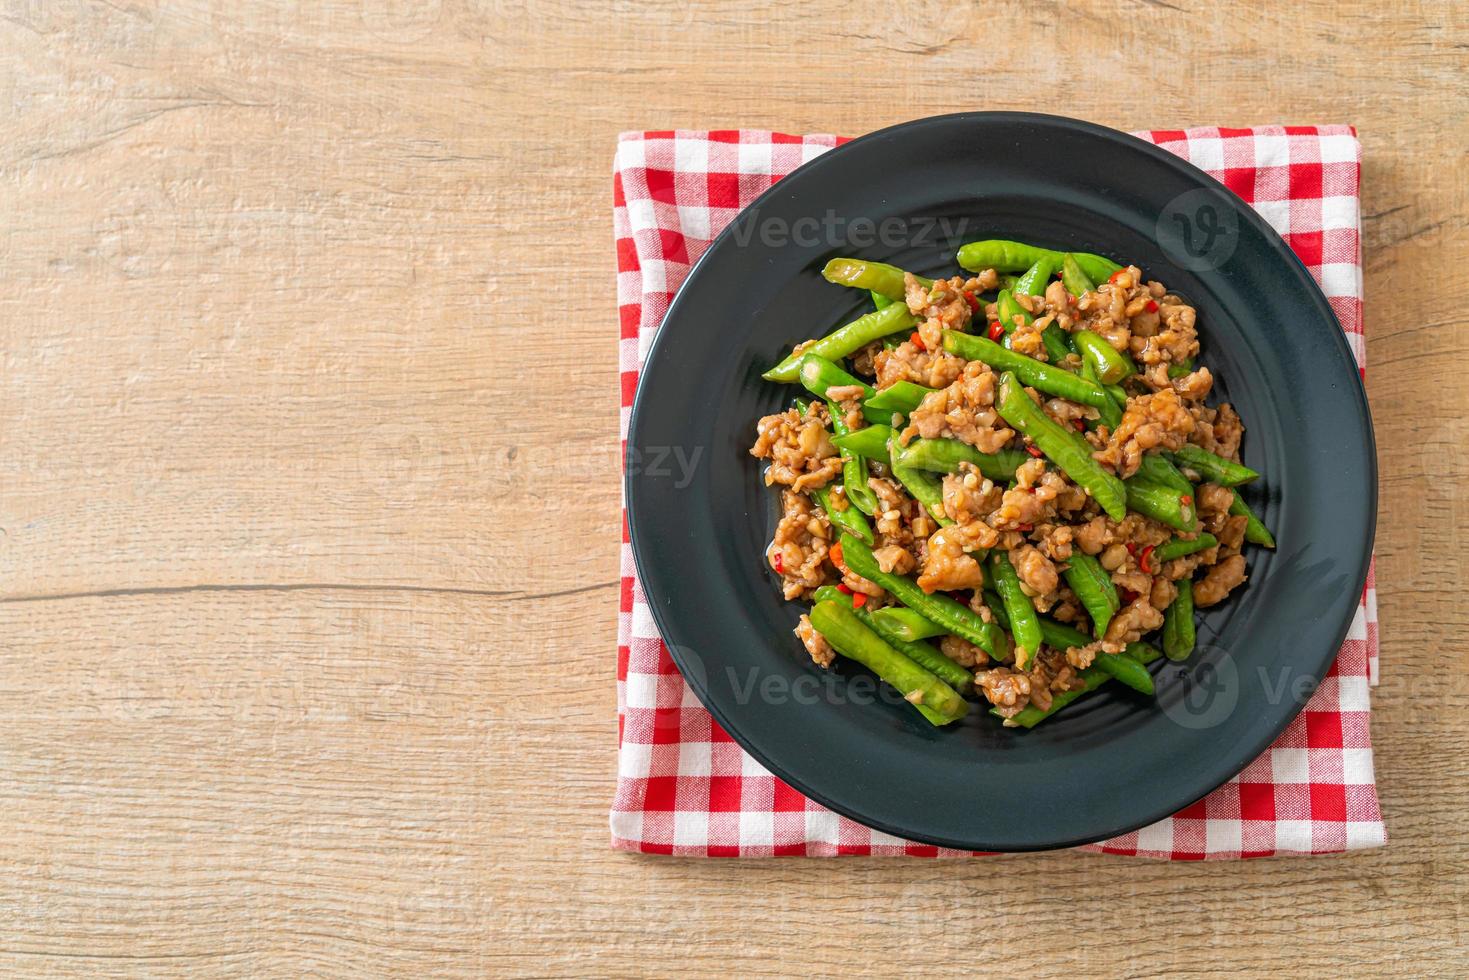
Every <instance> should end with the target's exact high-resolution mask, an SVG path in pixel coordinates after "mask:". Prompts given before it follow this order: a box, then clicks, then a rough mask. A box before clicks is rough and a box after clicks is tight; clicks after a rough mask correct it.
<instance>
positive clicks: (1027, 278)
mask: <svg viewBox="0 0 1469 980" xmlns="http://www.w3.org/2000/svg"><path fill="white" fill-rule="evenodd" d="M1062 261H1063V260H1062V258H1060V257H1055V258H1052V257H1047V256H1043V257H1041V258H1039V259H1037V260H1036V261H1035V263H1034V264H1033V265H1032V266H1031V267H1030V268H1029V269H1028V270H1026V273H1025V275H1023V276H1021V277H1020V279H1019V280H1018V281H1017V282H1016V283H1015V292H1017V293H1020V294H1023V295H1026V296H1044V295H1045V292H1046V287H1047V286H1049V285H1050V283H1051V276H1053V275H1055V274H1056V270H1057V269H1058V268H1060V266H1061V263H1062ZM1015 305H1016V306H1019V305H1020V304H1019V303H1018V302H1017V303H1016V304H1015ZM1025 322H1026V323H1030V322H1031V319H1030V315H1029V314H1026V319H1025ZM1041 343H1042V344H1044V345H1045V347H1046V357H1047V358H1049V359H1050V362H1051V363H1052V364H1055V365H1057V366H1058V367H1059V366H1060V365H1061V362H1063V361H1065V360H1066V357H1067V355H1069V354H1070V353H1071V346H1072V345H1071V335H1070V334H1068V333H1067V332H1066V331H1065V330H1062V329H1061V328H1060V327H1059V326H1057V325H1056V324H1054V323H1051V324H1048V325H1047V326H1046V329H1044V330H1042V331H1041Z"/></svg>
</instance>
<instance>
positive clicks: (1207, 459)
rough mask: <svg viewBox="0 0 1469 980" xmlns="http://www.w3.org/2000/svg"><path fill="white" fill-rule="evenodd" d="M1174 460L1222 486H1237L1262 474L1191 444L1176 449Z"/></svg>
mask: <svg viewBox="0 0 1469 980" xmlns="http://www.w3.org/2000/svg"><path fill="white" fill-rule="evenodd" d="M1173 461H1174V462H1175V463H1177V464H1178V465H1179V466H1184V467H1187V468H1188V469H1191V470H1194V471H1195V472H1197V473H1198V474H1199V475H1200V476H1202V477H1203V478H1204V479H1205V480H1207V481H1209V482H1210V483H1217V484H1219V485H1220V486H1221V487H1236V486H1239V485H1240V484H1241V483H1249V482H1250V481H1251V480H1254V479H1257V478H1258V477H1259V476H1260V474H1259V473H1256V472H1255V471H1254V470H1252V469H1250V468H1249V467H1248V466H1243V465H1241V464H1239V463H1234V462H1231V461H1229V460H1227V459H1225V458H1224V457H1223V456H1216V455H1214V454H1213V453H1211V452H1209V451H1208V450H1206V449H1203V448H1201V447H1199V446H1193V445H1189V446H1184V447H1183V448H1182V449H1177V450H1174V452H1173Z"/></svg>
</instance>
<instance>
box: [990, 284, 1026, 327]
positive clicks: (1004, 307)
mask: <svg viewBox="0 0 1469 980" xmlns="http://www.w3.org/2000/svg"><path fill="white" fill-rule="evenodd" d="M995 315H996V316H997V317H999V318H1000V326H1001V327H1002V328H1003V329H1004V331H1005V333H1006V334H1012V333H1014V332H1015V328H1016V327H1018V326H1021V325H1023V324H1027V323H1034V322H1035V317H1033V316H1031V315H1030V311H1029V310H1027V309H1026V308H1025V307H1023V306H1021V305H1020V303H1019V302H1017V301H1016V299H1015V294H1014V293H1012V292H1011V291H1010V290H1008V289H1002V290H1000V295H998V296H996V297H995ZM1017 317H1018V318H1019V321H1018V322H1017V320H1016V318H1017Z"/></svg>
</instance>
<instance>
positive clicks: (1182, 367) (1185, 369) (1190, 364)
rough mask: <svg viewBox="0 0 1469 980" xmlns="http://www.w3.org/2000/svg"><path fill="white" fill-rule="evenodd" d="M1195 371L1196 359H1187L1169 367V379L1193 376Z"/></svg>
mask: <svg viewBox="0 0 1469 980" xmlns="http://www.w3.org/2000/svg"><path fill="white" fill-rule="evenodd" d="M1193 370H1194V359H1193V358H1192V357H1186V358H1184V359H1183V360H1181V361H1179V362H1178V363H1177V364H1170V365H1168V377H1170V378H1182V377H1184V376H1186V375H1189V374H1192V373H1193Z"/></svg>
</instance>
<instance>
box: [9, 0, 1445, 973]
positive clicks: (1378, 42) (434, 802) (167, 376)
mask: <svg viewBox="0 0 1469 980" xmlns="http://www.w3.org/2000/svg"><path fill="white" fill-rule="evenodd" d="M0 52H3V55H4V57H3V59H0V99H3V104H5V105H7V106H8V107H9V108H10V111H9V112H7V113H4V114H3V116H0V137H3V138H0V174H3V180H0V254H3V258H4V275H3V276H0V970H3V971H4V972H6V973H8V974H10V973H28V974H55V975H60V974H81V973H86V974H103V975H122V974H139V973H143V974H154V975H163V976H170V975H176V976H184V975H195V974H199V973H211V974H223V975H258V974H277V975H280V974H302V973H322V974H334V975H342V974H360V973H373V974H376V973H382V972H393V973H401V974H407V975H420V976H422V975H434V976H448V975H464V976H469V975H484V974H493V975H512V974H513V975H538V976H539V975H546V976H550V975H569V974H588V973H594V974H633V973H654V974H659V973H675V972H678V973H683V974H688V975H724V974H729V973H734V972H738V973H742V974H749V975H785V974H788V973H792V972H811V973H816V974H821V975H852V974H856V973H870V972H892V971H893V970H894V969H895V968H897V964H902V965H904V966H907V965H917V964H922V967H923V968H924V969H925V970H927V971H930V972H935V973H938V972H956V971H975V970H995V969H1005V970H1006V971H1014V972H1023V973H1026V974H1028V975H1031V976H1036V977H1048V976H1062V975H1074V974H1076V973H1089V974H1102V975H1112V974H1126V975H1131V976H1151V975H1164V974H1167V975H1181V974H1195V975H1205V974H1220V973H1223V972H1226V971H1228V972H1230V973H1241V974H1243V973H1249V974H1262V975H1264V974H1276V973H1279V972H1281V971H1290V972H1291V974H1292V975H1312V976H1333V977H1334V976H1339V975H1342V974H1344V973H1347V972H1349V971H1350V972H1351V973H1353V974H1358V973H1374V974H1389V973H1392V974H1398V973H1402V972H1408V973H1413V974H1420V973H1442V974H1444V975H1454V974H1458V975H1462V974H1463V973H1464V972H1465V971H1466V969H1469V962H1466V956H1465V950H1466V948H1469V934H1466V918H1465V916H1466V908H1465V902H1466V895H1469V884H1466V882H1469V834H1466V831H1465V829H1464V828H1465V823H1464V820H1463V815H1464V812H1465V810H1466V806H1469V779H1466V776H1469V766H1466V763H1465V761H1464V760H1465V758H1466V757H1469V721H1466V718H1469V713H1466V709H1469V684H1466V682H1465V676H1466V668H1469V612H1466V608H1469V607H1466V604H1465V603H1464V602H1463V601H1462V599H1461V598H1460V597H1459V596H1458V595H1457V592H1458V589H1457V588H1456V586H1457V584H1459V583H1461V582H1462V581H1463V580H1464V579H1465V577H1466V573H1469V564H1466V561H1465V558H1464V554H1465V545H1466V544H1469V542H1466V540H1465V536H1464V528H1465V526H1466V523H1469V497H1466V495H1465V494H1464V492H1463V490H1462V488H1463V487H1464V485H1465V479H1466V477H1469V462H1466V456H1465V446H1466V443H1469V422H1466V418H1469V383H1466V381H1465V376H1466V375H1465V372H1464V371H1463V369H1462V363H1463V355H1464V354H1465V353H1466V351H1469V347H1466V337H1469V329H1466V315H1465V313H1464V312H1463V311H1464V309H1465V308H1466V303H1469V271H1466V270H1469V241H1466V235H1465V231H1466V223H1469V200H1466V186H1469V185H1466V183H1465V181H1464V179H1463V176H1464V172H1465V167H1466V164H1469V159H1466V147H1469V23H1466V20H1465V18H1464V16H1463V11H1462V9H1460V8H1459V7H1458V6H1457V5H1454V4H1450V3H1426V2H1425V3H1417V2H1414V3H1409V2H1398V3H1388V4H1369V3H1362V2H1348V3H1326V2H1323V0H1311V2H1306V3H1296V4H1273V3H1272V4H1266V3H1248V4H1233V5H1223V4H1206V3H1202V2H1198V0H1169V2H1162V0H1142V2H1135V3H1127V4H1116V5H1110V4H1100V3H1084V2H1076V3H1070V2H1042V3H1018V2H994V3H986V4H975V5H953V4H941V3H937V2H925V0H899V2H895V3H891V4H886V5H882V6H879V7H873V6H872V5H852V4H842V3H831V2H826V0H821V2H816V3H811V4H803V5H799V6H793V5H770V4H767V3H763V2H760V3H757V2H754V0H735V2H730V3H711V2H697V3H675V2H672V0H654V2H648V3H633V2H627V0H619V2H617V3H613V4H609V5H584V4H576V3H570V2H567V0H423V2H417V3H413V2H409V0H365V2H362V3H347V2H344V0H321V2H312V3H306V2H300V0H294V2H280V3H249V4H236V3H227V2H224V0H154V2H145V0H112V2H102V0H93V2H71V0H46V2H39V0H9V2H6V3H3V4H0ZM981 107H989V108H1027V109H1042V110H1052V111H1061V112H1065V113H1068V114H1072V115H1078V116H1083V117H1086V118H1089V119H1093V120H1096V121H1097V122H1101V123H1105V124H1109V125H1114V126H1119V127H1122V128H1141V127H1147V126H1152V127H1172V126H1182V125H1188V124H1199V123H1220V124H1235V125H1246V124H1251V123H1265V122H1351V123H1354V124H1355V125H1357V126H1358V127H1359V130H1360V133H1361V138H1362V142H1363V146H1364V149H1365V156H1366V162H1365V165H1364V188H1363V193H1364V203H1365V207H1366V213H1367V218H1366V223H1365V231H1366V238H1365V246H1366V254H1367V266H1366V272H1367V324H1368V345H1367V346H1368V357H1369V365H1370V375H1369V383H1368V387H1369V394H1370V398H1371V401H1372V407H1373V412H1374V416H1375V420H1376V426H1377V435H1378V447H1379V458H1380V461H1381V464H1382V473H1383V479H1382V505H1381V510H1380V514H1379V534H1378V542H1377V551H1378V556H1379V563H1378V582H1379V590H1380V593H1379V594H1380V599H1381V615H1382V622H1383V653H1382V660H1383V672H1384V680H1383V684H1382V686H1381V687H1380V688H1379V689H1378V690H1377V691H1376V693H1375V698H1376V709H1377V710H1376V711H1375V712H1374V716H1373V722H1374V742H1375V743H1376V745H1377V748H1378V752H1377V763H1378V769H1379V773H1380V777H1381V788H1382V795H1383V805H1384V810H1385V812H1386V816H1387V821H1388V831H1389V835H1390V841H1391V842H1390V845H1389V846H1388V847H1387V848H1386V849H1382V850H1378V851H1374V852H1370V853H1363V854H1358V855H1352V856H1347V857H1341V858H1323V859H1315V860H1283V859H1282V860H1269V861H1257V862H1248V863H1232V864H1230V863H1226V864H1218V865H1207V866H1205V865H1165V864H1156V863H1148V862H1141V861H1131V860H1119V859H1108V858H1101V857H1092V856H1084V855H1076V854H1055V855H1042V856H1030V857H1011V858H997V859H991V860H984V861H974V862H965V861H960V862H945V863H942V864H934V863H931V862H922V861H901V860H842V861H827V862H823V861H768V862H744V863H735V862H714V861H677V860H662V859H640V858H636V857H631V856H628V855H623V854H616V853H613V852H611V851H610V850H609V849H608V848H607V828H606V810H607V805H608V802H609V800H610V794H611V789H612V779H613V771H614V748H613V743H614V735H615V722H614V710H613V709H614V697H613V684H612V674H613V647H614V625H615V610H616V602H617V589H616V578H617V553H616V546H615V541H616V540H617V534H618V524H619V515H618V488H617V479H616V474H617V466H618V464H617V453H616V444H617V388H618V383H617V373H616V340H615V337H616V331H615V326H614V324H615V309H614V298H613V276H612V273H613V256H612V249H611V222H610V217H609V208H610V172H609V171H610V162H611V155H612V146H613V141H614V139H615V135H616V133H617V132H618V131H619V130H621V129H632V128H662V127H672V126H689V127H708V126H742V125H743V126H764V127H771V128H776V129H781V130H785V131H789V132H809V131H832V132H841V133H846V134H857V133H861V132H864V131H868V130H871V129H873V128H876V127H879V126H882V125H885V124H888V123H892V122H896V121H899V120H902V119H905V118H911V117H913V116H918V115H925V114H930V113H936V112H947V111H954V110H959V109H970V108H981ZM532 297H533V298H534V301H529V298H532ZM1430 674H1431V675H1432V676H1433V680H1432V681H1431V682H1430V681H1425V680H1420V678H1422V677H1426V676H1428V675H1430ZM548 675H549V676H550V677H553V678H555V679H556V680H558V681H560V682H561V683H559V684H556V685H555V690H556V692H557V693H556V696H555V698H554V699H547V698H546V697H544V696H541V695H540V694H538V692H539V691H541V690H543V689H544V686H545V681H546V678H547V677H548ZM1056 925H1060V926H1061V927H1062V928H1064V929H1066V930H1067V934H1066V939H1065V940H1063V941H1060V942H1057V941H1056V940H1052V939H1040V938H1037V937H1040V936H1045V935H1049V931H1050V930H1052V929H1054V927H1055V926H1056Z"/></svg>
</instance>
